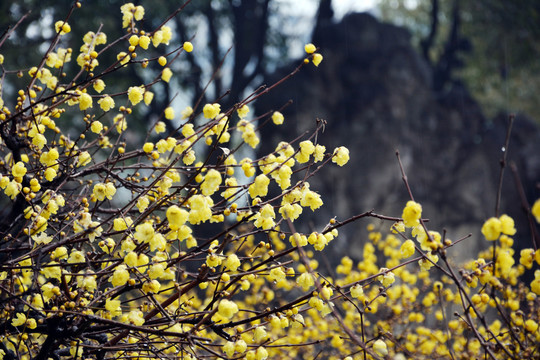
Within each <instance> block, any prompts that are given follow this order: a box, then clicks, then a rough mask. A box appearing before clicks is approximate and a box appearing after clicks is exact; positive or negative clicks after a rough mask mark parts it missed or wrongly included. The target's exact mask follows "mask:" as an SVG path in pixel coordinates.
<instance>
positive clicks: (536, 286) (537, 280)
mask: <svg viewBox="0 0 540 360" xmlns="http://www.w3.org/2000/svg"><path fill="white" fill-rule="evenodd" d="M531 291H532V292H533V293H535V294H536V295H540V270H535V271H534V280H533V281H532V282H531Z"/></svg>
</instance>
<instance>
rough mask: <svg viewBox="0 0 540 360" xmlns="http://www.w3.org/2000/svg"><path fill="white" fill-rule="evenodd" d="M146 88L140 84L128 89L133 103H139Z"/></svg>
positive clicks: (129, 97)
mask: <svg viewBox="0 0 540 360" xmlns="http://www.w3.org/2000/svg"><path fill="white" fill-rule="evenodd" d="M143 93H144V90H143V89H142V88H141V87H140V86H131V87H130V88H129V89H128V99H129V101H130V102H131V104H132V105H137V104H138V103H140V102H141V101H142V99H143Z"/></svg>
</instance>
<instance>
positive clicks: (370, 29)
mask: <svg viewBox="0 0 540 360" xmlns="http://www.w3.org/2000/svg"><path fill="white" fill-rule="evenodd" d="M315 39H317V41H318V43H316V45H317V46H319V47H320V48H321V51H322V54H323V55H324V60H323V62H322V64H321V65H320V66H319V68H317V69H315V68H314V67H313V66H312V65H311V64H310V65H309V66H307V67H306V68H304V69H302V71H301V72H300V73H299V74H298V75H297V76H295V77H294V78H293V79H291V80H289V81H288V82H286V83H285V84H284V85H282V86H281V87H280V88H278V89H277V91H274V92H271V93H270V94H269V95H268V96H267V97H264V98H263V99H261V100H260V101H259V103H258V104H257V106H258V108H259V109H260V112H262V111H268V110H270V109H278V108H280V107H281V106H282V105H283V104H285V103H286V102H287V101H288V100H290V99H292V100H293V104H292V105H291V106H289V107H287V108H286V109H285V111H283V113H284V115H285V119H286V121H287V122H288V124H287V125H286V130H283V129H280V128H279V127H274V126H268V127H266V128H265V129H263V134H262V135H263V137H264V138H265V141H264V144H263V146H266V147H265V148H263V149H261V150H262V153H263V154H266V153H268V152H269V151H272V150H273V148H274V147H275V146H276V144H277V143H278V142H279V141H280V140H287V141H289V140H292V139H294V138H295V137H296V136H297V135H298V134H301V133H302V132H304V131H307V130H312V129H314V128H315V125H316V123H315V118H316V117H318V118H322V119H325V120H327V122H328V123H327V126H326V129H325V132H324V133H323V134H322V136H321V137H320V138H319V139H320V143H322V144H323V145H326V147H327V150H328V151H332V149H333V148H334V147H336V146H340V145H344V146H346V147H347V148H349V150H350V154H351V162H350V163H349V164H347V165H346V166H345V167H343V168H339V167H337V166H336V165H334V164H332V165H330V166H327V167H326V169H324V170H323V171H322V172H321V173H319V174H318V176H315V177H314V178H312V179H311V180H310V183H311V184H312V189H314V190H316V191H318V192H319V193H321V194H322V196H323V199H324V200H325V206H324V210H322V211H320V212H318V213H317V218H316V219H315V218H313V219H310V224H311V225H313V229H314V230H320V229H321V224H324V223H326V221H327V220H328V219H329V218H331V217H333V216H337V218H338V219H339V220H345V219H346V218H348V217H350V216H352V215H354V214H358V213H361V212H364V211H367V210H371V209H373V210H375V212H377V213H382V214H386V215H393V216H401V211H402V209H403V207H404V205H405V203H406V201H407V200H408V194H407V191H406V189H405V186H404V185H403V182H402V180H401V174H400V171H399V166H398V162H397V160H396V156H395V151H396V150H399V152H400V154H401V158H402V161H403V165H404V167H405V170H406V172H407V175H408V177H409V182H410V185H411V188H412V191H413V194H414V196H415V200H416V201H418V202H420V203H421V204H422V206H423V215H424V217H426V218H429V219H430V222H429V226H428V227H429V228H430V229H431V230H438V231H441V232H442V229H443V227H444V228H446V229H447V230H448V237H449V238H451V239H454V240H456V239H458V238H460V237H461V236H464V235H467V234H468V233H472V234H473V238H472V239H469V240H467V241H466V242H467V243H468V244H469V245H468V246H467V245H461V246H460V247H459V250H458V251H459V252H464V253H466V254H470V255H468V256H473V254H474V252H469V250H470V251H475V248H476V246H475V244H477V243H478V241H479V239H481V236H480V233H479V230H480V227H481V225H482V223H483V221H484V220H485V219H487V218H489V217H490V216H493V215H494V214H495V200H496V192H497V182H498V177H499V170H500V165H499V160H500V158H501V155H502V152H501V148H502V146H503V144H504V140H505V136H506V128H507V123H508V118H507V116H501V117H499V118H496V119H494V120H492V121H490V120H488V119H486V118H485V117H484V115H483V114H482V111H481V109H480V108H479V106H478V104H477V103H476V102H475V101H474V100H473V99H472V98H471V96H470V95H469V93H468V92H467V91H466V90H465V89H464V88H463V87H462V86H460V85H459V84H456V85H454V86H452V87H451V88H450V89H448V90H447V91H446V92H445V93H444V94H436V93H434V92H433V91H432V90H431V89H432V87H431V75H430V74H431V71H430V68H429V65H428V64H426V63H425V62H424V60H423V59H422V58H421V57H420V55H419V54H417V53H416V51H415V50H414V49H413V47H412V46H411V43H410V36H409V34H408V32H407V31H406V30H404V29H402V28H399V27H396V26H392V25H387V24H382V23H380V22H378V21H377V20H376V19H375V18H373V17H372V16H371V15H368V14H351V15H348V16H346V17H345V18H344V19H343V21H342V22H341V23H339V24H334V25H327V26H325V27H324V28H319V29H317V30H316V37H315ZM294 66H295V65H291V67H290V68H286V69H281V70H280V71H278V72H277V73H276V74H274V75H273V76H272V78H270V79H267V81H266V83H267V84H272V83H273V82H275V81H276V80H278V79H280V78H282V77H283V76H284V75H286V74H288V73H289V72H290V71H292V69H293V68H294ZM514 125H515V126H514V131H513V133H512V137H511V143H510V147H509V155H508V156H509V159H508V160H512V161H515V162H516V164H517V166H518V169H519V173H520V176H521V179H522V182H523V185H524V188H525V189H526V192H527V196H528V200H529V202H531V201H534V198H535V196H539V193H538V190H536V193H535V189H534V184H535V182H536V181H538V180H540V132H539V129H538V128H537V127H536V126H535V125H533V124H532V123H531V122H529V121H527V120H526V119H524V118H521V117H518V118H517V119H516V122H515V124H514ZM292 129H294V131H295V133H291V130H292ZM502 194H503V195H502V197H503V201H502V205H501V214H502V213H507V214H509V215H511V216H513V217H514V218H515V219H516V223H517V224H516V226H519V228H518V230H519V231H521V233H518V234H517V235H516V238H518V239H519V240H520V241H523V246H526V247H531V246H532V243H531V240H530V235H528V233H527V231H528V228H529V227H528V225H527V222H526V218H525V217H524V215H523V212H522V210H521V208H520V201H519V196H518V193H517V190H516V186H515V183H514V181H513V178H512V175H511V172H510V170H509V169H508V168H507V170H506V174H505V178H504V187H503V193H502ZM305 213H306V212H305ZM303 216H304V215H303ZM366 224H367V221H366V220H362V221H360V222H358V223H356V224H353V225H352V226H348V227H346V228H344V229H343V230H342V231H340V237H339V238H338V239H339V240H337V241H336V243H333V245H332V248H333V249H334V250H335V251H338V252H341V253H342V252H343V250H344V249H350V252H351V254H352V255H353V256H360V254H358V253H355V249H359V247H358V246H355V245H358V244H360V243H361V242H363V241H364V239H365V238H366V237H365V231H364V229H365V226H366ZM383 226H384V228H387V227H389V226H390V224H388V223H386V224H385V225H383ZM358 251H359V250H358Z"/></svg>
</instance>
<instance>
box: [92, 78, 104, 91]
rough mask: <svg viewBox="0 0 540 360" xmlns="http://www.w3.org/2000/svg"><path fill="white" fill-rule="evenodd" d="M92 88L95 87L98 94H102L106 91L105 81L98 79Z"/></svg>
mask: <svg viewBox="0 0 540 360" xmlns="http://www.w3.org/2000/svg"><path fill="white" fill-rule="evenodd" d="M92 86H93V87H94V90H96V91H97V92H98V93H101V92H102V91H103V90H105V86H106V85H105V81H103V80H101V79H97V80H96V81H95V82H94V84H93V85H92Z"/></svg>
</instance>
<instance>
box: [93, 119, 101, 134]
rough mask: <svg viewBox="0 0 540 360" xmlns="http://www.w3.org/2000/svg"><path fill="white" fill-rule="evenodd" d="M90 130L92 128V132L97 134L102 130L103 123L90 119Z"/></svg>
mask: <svg viewBox="0 0 540 360" xmlns="http://www.w3.org/2000/svg"><path fill="white" fill-rule="evenodd" d="M90 130H92V132H93V133H95V134H99V133H100V132H101V130H103V124H102V123H101V122H100V121H98V120H96V121H92V124H91V125H90Z"/></svg>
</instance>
